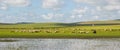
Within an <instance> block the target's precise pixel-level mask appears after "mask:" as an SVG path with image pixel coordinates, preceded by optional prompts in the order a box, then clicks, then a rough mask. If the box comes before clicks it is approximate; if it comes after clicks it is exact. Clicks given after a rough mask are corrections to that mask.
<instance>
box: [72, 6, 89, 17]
mask: <svg viewBox="0 0 120 50" xmlns="http://www.w3.org/2000/svg"><path fill="white" fill-rule="evenodd" d="M88 9H89V8H88V7H84V8H75V9H73V11H72V12H71V14H72V15H71V16H70V17H71V18H76V17H79V18H81V17H82V16H83V14H85V13H86V12H87V11H88Z"/></svg>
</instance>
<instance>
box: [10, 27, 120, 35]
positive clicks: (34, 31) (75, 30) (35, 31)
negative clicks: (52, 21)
mask: <svg viewBox="0 0 120 50" xmlns="http://www.w3.org/2000/svg"><path fill="white" fill-rule="evenodd" d="M67 31H68V32H70V33H81V34H88V33H97V31H120V29H90V30H88V29H80V28H72V29H46V30H45V29H44V30H42V29H37V30H36V29H32V30H12V31H11V32H14V33H15V32H20V33H25V32H27V33H40V32H41V33H65V32H67Z"/></svg>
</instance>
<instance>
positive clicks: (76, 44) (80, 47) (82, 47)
mask: <svg viewBox="0 0 120 50" xmlns="http://www.w3.org/2000/svg"><path fill="white" fill-rule="evenodd" d="M0 50H120V38H111V39H19V38H9V39H5V38H1V39H0Z"/></svg>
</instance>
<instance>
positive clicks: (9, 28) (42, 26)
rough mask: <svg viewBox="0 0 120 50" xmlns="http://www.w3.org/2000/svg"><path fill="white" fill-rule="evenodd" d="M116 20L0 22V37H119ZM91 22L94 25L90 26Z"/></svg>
mask: <svg viewBox="0 0 120 50" xmlns="http://www.w3.org/2000/svg"><path fill="white" fill-rule="evenodd" d="M116 21H117V22H116ZM116 21H113V22H112V23H110V22H105V21H102V22H98V21H97V22H95V21H94V22H82V24H81V23H27V24H25V23H24V24H23V23H20V24H0V38H120V23H119V21H118V20H116ZM104 22H105V23H104ZM93 24H94V26H92V25H93ZM34 30H35V31H34ZM36 30H37V31H36ZM38 30H39V31H38ZM92 30H96V32H97V33H93V31H92ZM29 31H34V32H29ZM81 32H83V33H81ZM84 32H85V33H84ZM86 32H87V33H86Z"/></svg>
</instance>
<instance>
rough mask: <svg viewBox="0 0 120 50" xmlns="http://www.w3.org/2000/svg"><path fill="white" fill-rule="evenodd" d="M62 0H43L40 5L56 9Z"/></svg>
mask: <svg viewBox="0 0 120 50" xmlns="http://www.w3.org/2000/svg"><path fill="white" fill-rule="evenodd" d="M62 4H63V1H62V0H43V3H42V7H43V8H48V9H53V10H58V9H60V7H61V6H62Z"/></svg>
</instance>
